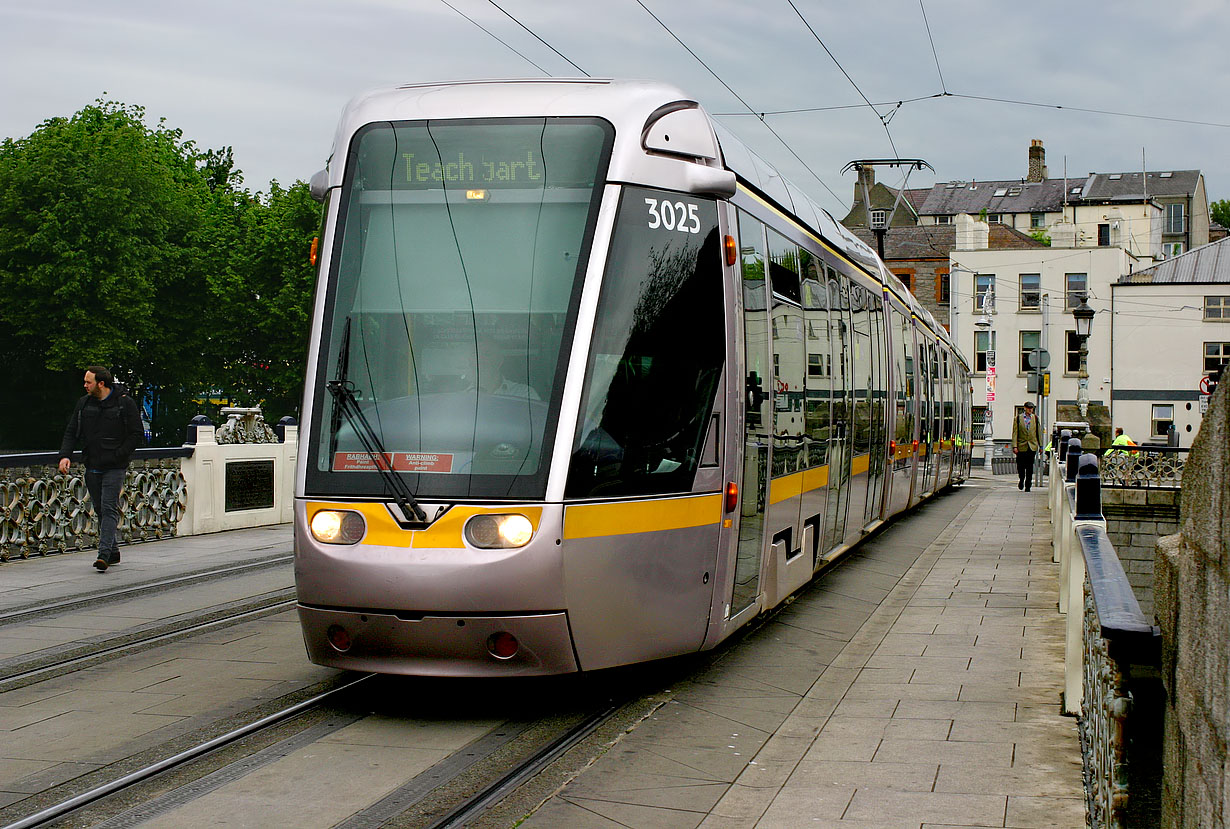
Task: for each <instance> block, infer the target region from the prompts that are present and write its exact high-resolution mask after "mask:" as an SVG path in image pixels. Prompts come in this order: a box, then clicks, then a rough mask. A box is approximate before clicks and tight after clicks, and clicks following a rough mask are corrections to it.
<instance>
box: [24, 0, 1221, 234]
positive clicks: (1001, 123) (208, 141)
mask: <svg viewBox="0 0 1230 829" xmlns="http://www.w3.org/2000/svg"><path fill="white" fill-rule="evenodd" d="M495 2H496V3H498V6H499V7H498V8H497V6H496V5H493V4H492V3H491V2H489V0H448V4H446V3H445V2H444V0H214V2H212V3H199V2H194V3H183V2H176V1H175V0H38V2H33V0H0V68H2V70H3V77H4V79H5V80H4V82H3V85H2V86H0V136H8V137H21V136H25V135H28V134H29V133H30V132H31V131H33V130H34V129H35V128H36V127H37V126H38V124H39V123H40V122H42V121H43V120H45V119H47V118H51V117H55V116H68V115H71V114H72V113H73V112H75V111H77V110H78V109H80V108H81V107H82V106H85V105H87V104H89V103H90V102H91V101H93V100H94V99H96V98H99V97H106V98H107V99H110V100H113V101H120V102H123V103H126V104H138V105H140V106H143V107H145V109H146V112H147V116H148V119H149V121H150V123H155V122H156V121H157V119H158V118H165V119H166V122H167V124H168V125H170V126H173V127H178V128H180V129H182V130H183V131H184V134H185V137H187V138H190V139H192V140H193V141H195V142H196V143H197V144H198V145H199V146H202V147H207V148H215V147H220V146H223V145H230V146H232V147H234V151H235V159H236V163H237V166H239V167H240V168H241V169H242V170H243V172H244V182H245V185H246V186H247V187H248V188H250V189H253V190H265V189H267V188H268V185H269V181H270V180H271V179H276V180H278V181H279V182H281V183H283V184H290V183H292V182H294V181H295V180H297V179H304V180H306V179H308V178H309V177H310V176H311V175H312V173H313V172H315V171H316V170H317V169H319V168H321V167H323V166H324V162H325V159H326V157H327V155H328V153H329V149H330V144H331V141H332V136H333V130H334V127H335V125H336V122H337V118H338V116H339V114H340V113H341V110H342V107H343V106H344V104H345V103H346V101H347V100H348V99H349V98H350V97H352V96H353V95H355V94H356V93H358V92H360V91H363V90H366V89H371V88H374V87H379V86H385V85H391V84H398V83H406V82H421V81H428V80H445V79H453V78H480V77H538V76H541V75H544V74H550V75H556V76H576V75H578V74H580V73H579V72H578V71H577V69H575V68H574V67H573V66H571V65H570V64H569V63H568V60H571V61H573V62H575V63H576V65H577V66H579V67H580V69H581V70H582V71H583V72H585V73H588V74H589V75H592V76H594V77H600V76H604V77H629V78H652V79H657V80H664V81H669V82H672V83H675V84H677V85H678V86H680V87H682V88H683V89H684V90H685V91H686V92H687V93H688V94H689V95H691V96H693V97H695V98H696V99H697V100H699V101H700V102H701V103H702V104H703V105H704V106H705V107H706V108H707V109H708V110H709V111H710V112H712V113H715V114H721V117H720V118H719V120H721V121H722V122H723V123H724V124H725V125H726V126H727V127H729V128H730V129H731V130H732V131H734V132H735V133H736V134H738V135H739V136H740V137H741V138H743V139H744V140H745V141H746V142H747V143H748V144H749V145H750V146H751V147H752V148H753V149H754V150H755V151H756V152H758V153H759V154H760V155H762V156H763V157H765V158H766V159H767V160H768V161H770V162H771V163H773V164H775V165H776V166H778V167H779V168H780V169H781V170H782V171H783V173H784V174H785V175H786V177H787V178H789V179H791V180H792V181H794V182H795V183H796V184H797V185H798V186H799V187H800V188H801V189H803V190H804V191H806V192H808V193H810V194H811V195H812V196H813V197H815V198H816V199H817V201H819V202H820V203H821V204H822V205H824V206H825V207H827V208H829V210H831V211H832V212H833V213H835V214H836V215H837V216H838V217H839V218H840V217H841V216H842V215H844V214H845V212H846V210H847V209H848V207H849V205H850V202H851V193H852V191H853V185H854V177H853V174H846V175H844V176H843V175H842V174H841V172H840V171H841V168H842V167H843V166H844V165H845V164H846V163H847V162H849V161H851V160H854V159H857V158H884V157H891V156H893V155H897V156H899V157H902V158H922V159H925V160H926V161H928V162H929V163H930V164H931V165H932V166H933V167H934V168H935V173H934V174H931V173H929V172H927V173H925V174H919V173H916V174H914V176H913V177H911V179H910V186H911V187H913V186H927V185H930V184H932V183H934V182H935V181H949V180H955V179H962V180H968V179H978V180H992V179H1010V178H1017V177H1022V176H1024V175H1025V173H1026V153H1027V148H1028V146H1029V142H1030V139H1034V138H1040V139H1042V140H1043V142H1044V144H1045V147H1046V153H1047V163H1048V166H1049V168H1050V175H1051V176H1053V177H1058V176H1061V175H1063V171H1064V164H1065V158H1066V164H1067V172H1068V175H1069V176H1072V177H1077V176H1083V175H1085V174H1087V173H1089V172H1116V171H1118V172H1126V171H1135V170H1139V169H1140V168H1141V164H1142V155H1143V158H1144V160H1145V163H1146V164H1147V166H1148V168H1149V169H1150V170H1168V169H1194V168H1195V169H1200V170H1202V171H1203V172H1204V175H1205V182H1206V185H1207V187H1208V191H1209V197H1210V200H1214V199H1220V198H1230V153H1227V152H1226V147H1227V145H1228V143H1230V103H1228V102H1227V101H1228V98H1230V95H1228V93H1230V48H1227V45H1228V44H1230V23H1228V22H1227V20H1228V17H1230V16H1228V14H1227V12H1228V11H1230V7H1228V4H1227V3H1226V2H1225V0H1178V2H1157V0H1119V2H1115V3H1101V2H1098V3H1094V2H1079V0H1078V2H1058V1H1056V0H1031V2H1005V1H1004V0H981V1H980V2H977V1H976V0H922V1H921V2H920V1H919V0H874V1H873V2H851V0H643V2H644V7H642V6H641V5H640V4H639V3H638V2H637V0H601V2H599V1H598V0H495ZM792 2H793V7H792V5H791V3H792ZM450 4H451V7H450ZM454 8H455V9H456V10H454ZM500 8H502V9H503V10H504V11H505V12H507V13H508V15H505V14H503V13H502V12H501V11H500ZM646 8H647V9H648V11H647V10H646ZM796 9H797V12H796ZM459 12H460V13H459ZM650 12H652V13H653V14H656V15H657V16H658V17H659V18H660V19H661V21H662V23H663V24H665V26H666V27H669V29H670V31H672V32H674V35H675V36H677V37H678V38H679V40H681V41H682V42H683V43H685V44H687V47H688V48H690V49H691V50H692V51H693V52H695V53H696V56H697V57H696V58H694V57H693V56H692V55H690V54H689V53H688V51H687V50H686V49H685V48H684V47H683V46H681V45H680V43H679V42H678V41H676V40H675V39H674V38H673V37H672V36H671V34H669V33H668V31H667V29H666V28H664V27H663V25H661V24H659V23H658V22H657V21H655V19H654V17H653V16H651V14H650ZM800 13H801V15H802V17H800ZM924 13H925V21H924ZM463 14H464V15H465V16H463ZM466 16H468V17H469V18H471V19H472V20H473V21H474V22H471V21H470V20H467V19H466ZM511 18H516V20H518V21H520V23H521V24H523V25H524V27H525V28H522V27H521V26H519V25H518V24H517V22H514V20H513V19H511ZM804 21H806V22H804ZM476 23H477V24H480V25H481V26H482V27H484V28H486V29H487V30H488V31H490V32H491V35H489V34H486V33H484V31H483V30H482V29H480V28H479V26H478V25H476ZM928 23H929V26H930V34H931V38H929V37H928V27H927V24H928ZM808 25H810V27H811V29H813V30H814V31H815V35H813V34H812V32H811V31H809V29H808ZM527 30H530V31H527ZM531 31H532V32H533V34H531V33H530V32H531ZM535 34H536V35H537V36H538V37H540V38H542V40H543V41H545V42H546V43H547V44H550V46H551V47H554V48H555V49H557V50H558V51H559V52H560V53H562V54H563V55H564V56H565V57H566V58H567V60H566V59H565V58H562V57H560V56H558V55H556V54H555V53H554V52H553V51H552V50H551V49H550V48H548V46H546V45H544V44H543V43H542V42H539V40H537V39H536V38H535V37H534V35H535ZM492 35H494V36H495V37H492ZM496 38H499V40H497V39H496ZM932 39H933V40H934V46H935V53H934V54H933V52H932V45H931V41H932ZM500 40H503V41H504V42H505V43H506V44H507V45H504V44H502V43H501V42H500ZM822 43H823V45H822ZM825 47H827V48H828V50H829V51H830V52H831V53H832V56H831V57H830V55H829V54H828V53H826V51H825ZM514 50H515V51H514ZM518 52H519V53H521V55H523V56H524V57H521V56H519V55H518V54H517V53H518ZM937 56H938V59H937ZM697 58H699V59H700V60H701V61H704V64H705V65H707V66H708V67H709V69H706V68H705V65H702V64H701V63H700V62H699V61H698V60H697ZM535 64H536V65H537V66H535ZM710 70H712V73H711V72H710ZM843 70H844V73H843ZM846 74H848V75H849V79H847V77H846ZM715 75H716V76H717V77H715ZM718 78H720V80H719V79H718ZM724 84H725V85H724ZM855 84H857V88H856V86H855ZM727 86H729V89H728V88H727ZM730 90H733V93H732V92H731V91H730ZM944 92H947V93H950V94H949V96H947V97H934V98H932V97H928V96H934V95H939V94H942V93H944ZM864 95H865V96H866V98H867V99H868V100H870V101H871V102H872V103H873V104H876V105H877V107H876V109H877V110H878V112H879V115H877V114H876V112H873V110H872V108H871V107H869V106H868V105H867V104H866V103H865V102H864V98H863V96H864ZM962 96H971V97H962ZM975 96H976V97H975ZM920 98H921V99H922V100H912V99H920ZM977 98H994V99H1003V100H1010V101H1018V102H1030V103H1036V104H1043V105H1046V106H1043V107H1038V106H1025V105H1021V104H1012V103H1002V102H998V101H990V100H978V99H977ZM740 99H742V101H743V102H746V104H747V106H750V107H751V108H753V109H754V110H755V111H756V112H758V113H771V112H775V111H781V110H798V109H812V110H816V109H819V111H810V112H798V113H791V114H779V115H766V116H765V121H764V123H762V122H761V121H760V120H758V119H757V118H756V117H753V116H750V115H738V114H736V113H747V112H748V110H747V106H745V105H744V103H742V102H741V101H740ZM898 101H904V102H905V103H903V104H902V105H901V106H900V107H899V108H896V109H895V111H894V107H895V103H896V102H898ZM1056 106H1062V107H1064V109H1056V108H1055V107H1056ZM837 107H845V108H837ZM821 108H830V109H821ZM1082 110H1100V111H1106V112H1115V113H1126V114H1129V115H1131V116H1135V117H1124V116H1121V115H1109V114H1099V113H1096V112H1089V111H1082ZM890 112H892V117H891V119H890V120H888V124H887V126H888V130H887V132H886V130H885V127H884V126H883V125H882V123H881V118H880V116H881V115H887V114H888V113H890ZM766 125H767V126H766ZM770 128H771V129H770ZM774 132H776V133H777V135H779V136H780V137H781V139H783V140H784V142H785V143H786V144H788V145H789V149H787V147H786V146H785V145H784V144H783V142H782V141H781V140H779V139H778V138H777V137H775V135H774ZM890 134H891V142H892V143H891V144H890V137H889V136H890ZM894 146H895V152H894ZM791 151H793V153H797V155H798V156H799V157H800V158H801V159H802V161H799V160H797V159H796V158H795V157H794V155H793V154H792V152H791ZM804 164H805V165H806V166H804ZM809 168H810V171H812V172H809ZM813 172H814V173H815V176H813V174H812V173H813ZM893 175H896V174H893ZM817 176H818V177H819V180H817V178H816V177H817ZM881 180H882V181H885V182H887V183H890V184H899V183H900V178H899V177H896V178H894V177H891V176H890V174H889V173H887V172H885V173H882V174H881ZM821 182H823V183H821ZM830 189H831V191H832V193H830ZM833 193H835V194H836V195H833Z"/></svg>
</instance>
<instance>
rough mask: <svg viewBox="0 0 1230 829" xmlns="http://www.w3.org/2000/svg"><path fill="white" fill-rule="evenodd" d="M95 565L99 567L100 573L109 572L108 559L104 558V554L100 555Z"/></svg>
mask: <svg viewBox="0 0 1230 829" xmlns="http://www.w3.org/2000/svg"><path fill="white" fill-rule="evenodd" d="M94 566H95V567H96V568H97V569H98V572H100V573H105V572H107V560H106V559H105V558H103V557H102V556H99V557H98V560H97V561H95V562H94Z"/></svg>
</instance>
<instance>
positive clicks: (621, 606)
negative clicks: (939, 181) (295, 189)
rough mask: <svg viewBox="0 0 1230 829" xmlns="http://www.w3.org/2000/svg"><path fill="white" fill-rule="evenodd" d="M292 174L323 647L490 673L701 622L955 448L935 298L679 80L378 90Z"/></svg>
mask: <svg viewBox="0 0 1230 829" xmlns="http://www.w3.org/2000/svg"><path fill="white" fill-rule="evenodd" d="M312 188H313V191H314V193H315V194H316V195H317V197H318V198H321V199H322V200H323V201H324V202H325V210H324V213H325V222H324V229H323V232H322V238H321V240H320V241H321V245H320V259H319V263H318V264H319V269H320V270H319V273H320V278H319V280H318V289H317V294H316V299H315V308H314V318H313V326H312V339H311V349H310V357H309V362H308V375H307V392H306V395H305V398H306V399H305V404H304V412H303V415H304V416H303V433H302V436H301V440H302V447H301V453H300V458H299V465H298V470H297V478H296V492H295V578H296V584H297V588H298V602H299V604H298V610H299V617H300V620H301V623H302V628H303V634H304V639H305V641H306V644H307V650H308V654H309V657H310V658H311V660H312V661H313V662H316V663H319V664H323V665H331V666H336V667H340V668H352V669H359V670H366V671H376V672H384V673H400V674H422V675H447V676H509V675H533V674H551V673H563V672H572V671H582V670H594V669H599V668H607V667H611V666H617V665H623V664H628V663H633V662H639V661H644V660H652V659H657V658H661V657H668V656H673V655H678V654H685V653H689V652H694V651H698V650H702V649H706V648H711V647H713V646H715V645H716V644H718V643H719V642H721V641H722V640H723V639H725V638H726V637H728V636H730V635H731V633H732V632H734V631H735V630H737V629H738V628H739V627H740V626H742V625H743V624H745V623H746V622H748V621H749V620H750V619H752V618H753V617H754V616H755V615H756V614H758V613H760V612H762V611H764V610H766V609H768V608H772V607H774V606H775V605H777V604H778V603H780V602H781V601H782V600H783V599H785V598H786V597H787V596H788V595H789V594H790V593H792V592H793V591H795V590H797V589H798V588H799V587H800V586H802V585H804V584H805V583H806V582H807V581H808V580H810V579H811V578H812V577H813V576H814V575H815V574H816V573H817V572H819V571H820V570H821V569H823V568H824V567H825V566H826V565H827V564H829V563H831V562H832V561H834V560H835V559H836V558H837V557H839V556H841V555H842V553H843V552H845V551H846V550H848V549H849V548H850V547H851V546H852V545H854V544H856V543H857V542H858V541H859V539H860V538H862V537H864V536H865V535H866V534H867V533H868V532H870V531H872V530H874V529H875V528H876V527H877V526H879V525H880V524H881V523H882V522H883V521H885V520H886V519H888V518H889V517H890V516H892V515H894V514H896V513H900V512H901V511H903V510H906V509H908V508H909V507H911V506H913V505H914V504H916V503H918V502H919V501H920V500H922V499H925V498H927V497H928V496H930V495H932V494H933V493H935V492H937V491H938V490H940V489H941V488H943V487H945V486H948V485H950V484H952V483H954V482H958V481H961V480H962V479H963V478H964V477H965V476H966V474H967V471H968V468H969V455H968V451H967V450H968V447H969V443H970V435H969V431H970V382H969V373H968V367H967V366H966V364H965V363H964V361H963V360H962V358H961V357H960V356H959V354H958V352H957V350H956V348H955V347H954V346H953V343H952V342H951V340H950V339H949V338H948V336H947V334H946V332H945V331H944V330H943V328H942V327H941V326H939V325H937V324H936V322H935V321H934V320H933V319H932V318H931V317H930V315H929V314H928V313H927V312H926V311H925V310H924V309H922V307H921V306H919V305H918V303H917V302H916V301H915V300H914V298H913V297H912V296H911V295H910V293H909V292H908V291H907V290H906V289H905V288H904V287H903V285H902V284H901V283H900V282H899V281H898V280H897V278H896V277H894V276H893V275H892V274H890V273H889V272H888V270H887V269H886V268H885V267H884V265H883V263H882V262H880V261H879V259H878V258H877V257H876V256H875V254H874V253H873V252H872V251H871V250H870V249H869V248H868V247H867V246H866V245H864V244H863V243H862V242H860V241H859V240H858V239H857V238H856V237H854V236H853V235H852V234H850V233H849V231H847V230H846V229H845V228H843V227H842V226H841V225H839V224H838V223H837V222H836V221H834V220H833V218H832V217H831V216H830V215H829V214H828V213H827V212H825V211H824V210H823V209H821V208H819V207H818V206H816V205H815V204H814V203H813V202H812V201H810V200H809V199H808V198H807V196H805V195H804V194H803V193H802V192H800V191H799V190H798V189H796V188H795V187H793V186H792V185H790V184H789V183H787V182H785V181H784V180H783V179H782V178H781V177H780V176H779V175H778V173H777V172H776V171H775V170H774V169H773V168H772V167H770V166H769V165H768V164H766V163H765V162H764V161H762V160H761V159H759V158H758V157H757V156H755V155H754V154H752V153H751V152H750V151H749V150H748V149H747V148H746V147H745V146H743V145H742V144H740V143H739V142H738V141H737V140H735V139H734V138H733V137H731V136H730V135H729V134H727V133H726V132H724V131H723V130H721V129H720V128H718V127H717V126H716V125H715V124H714V122H713V121H712V120H711V119H710V118H709V116H708V115H707V114H706V113H705V112H704V111H703V110H702V109H701V108H700V107H699V106H698V105H697V104H696V103H695V102H694V101H692V100H689V99H688V98H687V97H686V96H685V95H684V94H683V93H682V92H681V91H680V90H678V89H676V88H674V87H671V86H669V85H665V84H660V83H651V82H639V81H610V80H593V79H585V80H528V81H490V82H462V83H448V84H423V85H412V86H404V87H399V88H396V89H386V90H381V91H376V92H372V93H369V94H365V95H362V96H360V97H358V98H356V99H354V100H353V101H352V102H351V103H350V104H349V105H348V107H347V108H346V110H345V112H344V113H343V115H342V119H341V123H340V126H339V129H338V132H337V135H336V139H335V144H334V151H333V155H332V156H331V159H330V163H329V166H328V168H327V169H326V170H323V171H321V172H320V173H318V174H317V176H315V177H314V178H313V182H312Z"/></svg>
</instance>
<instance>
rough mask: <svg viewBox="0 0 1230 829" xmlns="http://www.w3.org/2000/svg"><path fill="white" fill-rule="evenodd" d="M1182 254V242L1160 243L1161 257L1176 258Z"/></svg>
mask: <svg viewBox="0 0 1230 829" xmlns="http://www.w3.org/2000/svg"><path fill="white" fill-rule="evenodd" d="M1182 252H1183V243H1182V242H1162V256H1178V255H1179V254H1180V253H1182Z"/></svg>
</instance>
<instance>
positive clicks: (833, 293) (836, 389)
mask: <svg viewBox="0 0 1230 829" xmlns="http://www.w3.org/2000/svg"><path fill="white" fill-rule="evenodd" d="M828 277H829V347H830V349H831V353H832V358H833V373H832V377H831V380H832V391H831V392H830V395H829V402H830V411H831V415H830V423H831V427H830V430H829V451H828V456H829V464H828V466H829V485H828V501H827V503H826V506H825V510H824V543H823V544H822V545H821V547H822V548H823V549H824V550H825V551H829V550H832V549H833V548H834V547H838V546H840V545H841V543H842V541H843V540H844V539H845V535H846V512H847V509H848V507H849V504H850V486H849V484H850V453H851V438H852V434H851V413H852V409H853V404H852V397H853V382H852V381H853V373H854V372H853V367H852V365H851V363H852V360H851V359H850V355H851V351H852V345H853V343H852V342H851V338H852V337H853V331H852V330H851V327H850V290H849V285H848V283H847V281H846V278H845V277H844V276H842V275H841V274H839V273H837V272H836V271H835V270H833V269H832V268H829V269H828Z"/></svg>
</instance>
